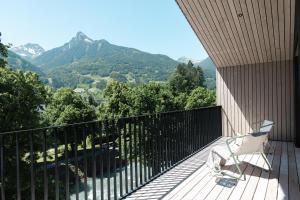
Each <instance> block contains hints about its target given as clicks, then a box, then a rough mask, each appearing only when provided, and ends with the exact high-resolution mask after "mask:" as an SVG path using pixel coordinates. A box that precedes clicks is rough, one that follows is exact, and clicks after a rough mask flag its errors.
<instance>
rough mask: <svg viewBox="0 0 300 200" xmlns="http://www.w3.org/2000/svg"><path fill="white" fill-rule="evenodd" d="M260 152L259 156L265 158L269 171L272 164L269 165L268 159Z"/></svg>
mask: <svg viewBox="0 0 300 200" xmlns="http://www.w3.org/2000/svg"><path fill="white" fill-rule="evenodd" d="M260 154H261V156H262V157H263V159H264V160H265V162H266V163H267V165H268V168H269V171H272V166H271V164H270V163H269V161H268V159H267V156H266V155H265V154H264V153H262V152H261V153H260Z"/></svg>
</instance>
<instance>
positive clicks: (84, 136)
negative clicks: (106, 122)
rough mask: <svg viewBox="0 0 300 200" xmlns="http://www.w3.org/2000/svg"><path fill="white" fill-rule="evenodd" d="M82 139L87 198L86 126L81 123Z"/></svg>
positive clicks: (85, 193)
mask: <svg viewBox="0 0 300 200" xmlns="http://www.w3.org/2000/svg"><path fill="white" fill-rule="evenodd" d="M82 139H83V156H84V167H83V168H84V170H83V171H84V199H85V200H87V199H88V194H87V192H88V185H87V153H86V128H85V126H84V125H82Z"/></svg>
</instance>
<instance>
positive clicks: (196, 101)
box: [185, 87, 216, 110]
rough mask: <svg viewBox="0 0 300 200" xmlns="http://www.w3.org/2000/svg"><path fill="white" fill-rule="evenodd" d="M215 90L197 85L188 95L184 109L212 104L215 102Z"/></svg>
mask: <svg viewBox="0 0 300 200" xmlns="http://www.w3.org/2000/svg"><path fill="white" fill-rule="evenodd" d="M215 101H216V95H215V92H213V91H211V90H207V89H205V88H203V87H198V88H196V89H194V90H193V91H192V92H191V95H190V96H189V97H188V99H187V102H186V106H185V109H187V110H188V109H193V108H201V107H207V106H212V105H214V104H215Z"/></svg>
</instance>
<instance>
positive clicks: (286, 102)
mask: <svg viewBox="0 0 300 200" xmlns="http://www.w3.org/2000/svg"><path fill="white" fill-rule="evenodd" d="M292 67H293V66H292V62H291V61H285V62H272V63H264V64H257V65H247V66H242V67H240V66H235V67H225V68H219V69H218V72H217V74H218V75H217V81H216V84H217V95H218V102H217V103H218V105H221V106H222V108H223V111H224V115H223V117H225V119H223V135H224V136H230V135H232V134H231V131H230V128H231V127H230V126H232V129H233V130H234V131H236V132H241V133H247V132H248V130H249V129H257V128H258V127H259V124H257V125H251V124H253V123H255V122H259V121H262V120H264V119H269V120H273V121H274V122H275V127H274V130H273V131H272V132H271V134H270V139H273V140H283V141H293V139H294V135H295V133H294V123H293V122H292V120H293V118H292V116H293V115H294V109H292V106H291V104H292V103H293V98H292V97H293V90H292V89H291V88H292V82H291V81H290V80H291V79H292V78H293V77H292V75H293V74H292ZM248 126H250V127H248Z"/></svg>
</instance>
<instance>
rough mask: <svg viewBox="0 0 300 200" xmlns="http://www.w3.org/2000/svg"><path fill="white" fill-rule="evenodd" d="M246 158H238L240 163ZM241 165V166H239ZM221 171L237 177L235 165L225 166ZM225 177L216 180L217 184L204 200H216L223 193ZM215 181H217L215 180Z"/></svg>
mask: <svg viewBox="0 0 300 200" xmlns="http://www.w3.org/2000/svg"><path fill="white" fill-rule="evenodd" d="M245 158H246V156H240V158H239V159H240V161H241V162H243V161H244V160H245ZM241 165H242V164H241ZM222 170H224V171H228V173H230V175H233V174H235V175H237V174H236V173H237V172H238V170H237V169H236V167H235V165H225V166H224V167H223V168H222ZM226 178H227V177H226V176H225V177H224V178H223V177H222V178H220V179H219V180H218V182H216V185H215V187H214V188H213V189H212V190H211V192H210V193H209V194H208V195H207V196H206V199H217V198H218V196H219V195H220V193H221V192H222V191H223V189H224V188H225V187H224V185H223V184H222V181H223V180H226ZM216 181H217V180H216ZM232 187H234V186H232Z"/></svg>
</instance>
